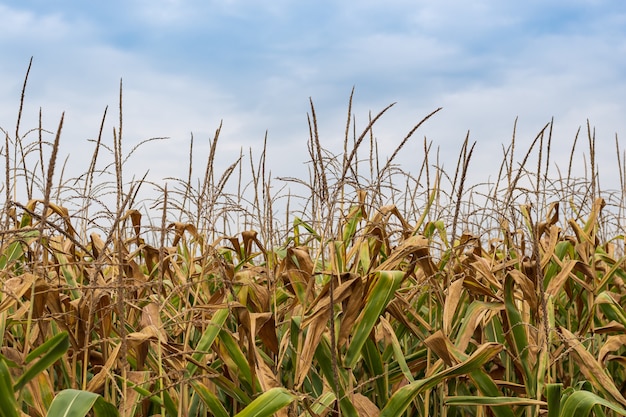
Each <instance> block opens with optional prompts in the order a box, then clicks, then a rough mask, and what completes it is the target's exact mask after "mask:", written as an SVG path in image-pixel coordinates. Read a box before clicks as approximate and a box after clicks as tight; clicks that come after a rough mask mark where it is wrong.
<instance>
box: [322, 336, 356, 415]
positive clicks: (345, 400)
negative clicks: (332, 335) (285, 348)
mask: <svg viewBox="0 0 626 417" xmlns="http://www.w3.org/2000/svg"><path fill="white" fill-rule="evenodd" d="M315 359H316V360H317V363H318V364H319V366H320V369H321V370H322V374H323V375H324V377H325V378H326V381H327V382H328V385H330V386H331V387H332V388H333V389H334V390H335V391H337V393H338V394H339V398H340V399H339V407H341V413H342V416H345V417H359V413H358V412H357V410H356V408H355V407H354V404H352V401H350V398H349V397H348V395H346V392H345V390H344V387H343V384H342V380H344V381H345V380H346V379H347V375H346V371H345V369H343V368H340V369H339V379H340V380H339V381H337V382H338V383H339V384H338V385H339V386H338V387H337V386H336V384H335V377H334V372H333V367H332V359H331V354H330V342H329V341H328V337H326V336H323V337H322V340H321V341H320V343H319V345H317V348H316V349H315Z"/></svg>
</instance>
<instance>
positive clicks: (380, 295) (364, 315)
mask: <svg viewBox="0 0 626 417" xmlns="http://www.w3.org/2000/svg"><path fill="white" fill-rule="evenodd" d="M376 274H377V279H376V283H375V284H374V285H373V286H372V288H371V290H370V292H369V293H368V295H367V300H366V301H365V306H364V307H363V311H362V312H361V314H359V317H357V321H356V325H355V327H354V332H353V337H352V341H351V343H350V347H348V351H347V352H346V356H345V361H344V365H345V366H346V367H347V368H353V367H354V365H355V364H356V362H357V360H358V359H359V355H360V354H361V349H362V348H363V345H364V344H365V341H366V340H367V338H368V337H369V334H370V332H371V331H372V329H373V328H374V325H375V324H376V322H377V321H378V317H379V316H380V314H381V313H382V312H383V311H384V309H385V308H386V307H387V304H389V301H391V299H392V297H393V295H394V293H395V292H396V290H397V289H398V287H399V286H400V283H401V282H402V278H404V272H402V271H379V272H377V273H376Z"/></svg>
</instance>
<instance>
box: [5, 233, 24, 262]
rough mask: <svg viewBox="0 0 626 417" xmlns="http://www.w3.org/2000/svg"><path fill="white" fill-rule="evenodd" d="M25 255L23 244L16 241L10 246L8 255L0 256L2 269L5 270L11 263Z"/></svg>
mask: <svg viewBox="0 0 626 417" xmlns="http://www.w3.org/2000/svg"><path fill="white" fill-rule="evenodd" d="M22 255H24V249H23V248H22V242H21V241H19V240H16V241H14V242H13V243H11V244H10V245H9V247H8V248H7V250H6V253H3V254H2V255H0V269H4V268H5V267H6V266H7V265H8V264H10V263H11V262H13V261H15V260H17V259H20V258H21V257H22Z"/></svg>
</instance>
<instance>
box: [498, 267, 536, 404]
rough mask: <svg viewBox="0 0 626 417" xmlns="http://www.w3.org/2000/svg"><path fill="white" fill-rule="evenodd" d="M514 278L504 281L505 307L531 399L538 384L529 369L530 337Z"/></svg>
mask: <svg viewBox="0 0 626 417" xmlns="http://www.w3.org/2000/svg"><path fill="white" fill-rule="evenodd" d="M513 283H514V278H513V277H512V276H511V275H510V274H507V275H506V278H505V281H504V306H505V309H506V316H507V319H508V321H509V327H510V329H511V332H512V333H513V343H515V354H516V355H517V356H518V358H519V363H520V364H521V366H522V369H523V371H524V377H525V378H524V385H525V386H526V390H527V394H528V396H529V397H532V398H534V397H535V389H536V386H537V384H536V383H535V382H534V379H535V378H534V377H533V374H532V372H531V370H530V369H529V368H528V352H529V349H528V335H527V334H526V323H525V322H524V321H523V319H522V315H521V314H520V312H519V310H518V309H517V306H516V305H515V297H514V291H515V290H514V287H513Z"/></svg>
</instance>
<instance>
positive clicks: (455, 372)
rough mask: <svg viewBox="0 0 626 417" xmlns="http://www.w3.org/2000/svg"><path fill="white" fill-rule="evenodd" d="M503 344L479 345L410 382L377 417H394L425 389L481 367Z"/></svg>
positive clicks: (390, 400)
mask: <svg viewBox="0 0 626 417" xmlns="http://www.w3.org/2000/svg"><path fill="white" fill-rule="evenodd" d="M502 349H503V346H502V345H500V344H498V343H485V344H483V345H481V346H480V347H479V348H478V349H477V350H476V351H475V352H474V353H473V354H472V355H471V356H470V357H469V358H468V359H467V360H466V361H464V362H462V363H460V364H458V365H455V366H452V367H450V368H448V369H445V370H443V371H441V372H438V373H436V374H435V375H432V376H430V377H428V378H425V379H420V380H419V381H415V382H412V383H410V384H408V385H405V386H404V387H402V388H400V389H399V390H398V391H396V392H395V393H394V394H393V395H392V396H391V398H390V399H389V402H388V403H387V405H385V407H384V408H383V409H382V410H381V412H380V415H379V417H396V416H400V415H402V413H404V411H405V410H406V409H407V408H408V407H409V405H410V404H411V403H412V402H413V400H414V399H415V397H416V396H418V395H419V394H420V393H422V392H423V391H425V390H427V389H431V388H434V387H435V386H437V385H438V384H439V383H440V382H442V381H444V380H446V379H449V378H452V377H456V376H461V375H466V374H468V373H470V372H472V371H475V370H477V369H479V368H480V367H482V366H483V365H484V364H485V363H486V362H488V361H490V360H491V359H492V358H493V357H494V356H496V355H497V354H498V353H499V352H500V351H501V350H502Z"/></svg>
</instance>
